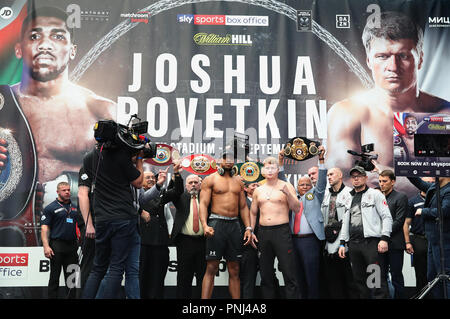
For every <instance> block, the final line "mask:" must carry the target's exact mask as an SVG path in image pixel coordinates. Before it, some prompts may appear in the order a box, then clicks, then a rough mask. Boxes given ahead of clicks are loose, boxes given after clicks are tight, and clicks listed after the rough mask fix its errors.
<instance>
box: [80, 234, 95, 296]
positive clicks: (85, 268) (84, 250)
mask: <svg viewBox="0 0 450 319" xmlns="http://www.w3.org/2000/svg"><path fill="white" fill-rule="evenodd" d="M82 236H84V235H83V234H82ZM81 254H82V258H81V261H80V272H81V275H80V276H81V277H80V284H81V289H77V298H81V295H82V293H83V288H84V284H85V283H86V280H87V279H88V277H89V273H90V272H91V269H92V266H93V265H94V256H95V239H94V238H86V237H84V239H83V242H82V244H81Z"/></svg>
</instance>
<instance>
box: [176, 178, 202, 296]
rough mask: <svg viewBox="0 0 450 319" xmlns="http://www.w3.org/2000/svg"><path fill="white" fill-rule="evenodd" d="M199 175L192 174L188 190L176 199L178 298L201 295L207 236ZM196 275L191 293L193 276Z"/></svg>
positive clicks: (188, 182)
mask: <svg viewBox="0 0 450 319" xmlns="http://www.w3.org/2000/svg"><path fill="white" fill-rule="evenodd" d="M199 194H200V178H199V177H198V176H197V175H194V174H192V175H189V176H187V178H186V191H185V192H184V193H182V194H180V196H179V197H178V198H177V199H175V200H173V201H172V202H173V204H174V205H175V208H176V213H175V221H174V225H173V229H172V240H173V242H174V244H175V246H176V248H177V262H178V273H177V299H191V298H192V297H194V298H200V294H201V287H202V281H203V276H204V274H205V269H206V260H205V249H206V248H205V237H204V235H203V227H202V223H201V222H200V218H199V209H198V208H199ZM194 275H195V278H196V289H195V293H194V294H193V293H192V278H193V277H194Z"/></svg>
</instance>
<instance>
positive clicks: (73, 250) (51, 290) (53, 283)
mask: <svg viewBox="0 0 450 319" xmlns="http://www.w3.org/2000/svg"><path fill="white" fill-rule="evenodd" d="M49 244H50V247H51V248H52V250H53V252H54V256H52V258H50V278H49V280H48V298H49V299H56V298H58V288H59V277H60V275H61V268H62V269H63V270H64V280H65V283H67V279H68V277H69V276H70V275H72V276H73V275H74V271H75V268H74V269H72V270H71V271H70V272H69V269H68V267H69V266H70V265H78V254H77V249H78V246H77V242H76V241H70V242H68V241H65V240H59V239H50V243H49ZM75 293H76V290H75V287H72V288H71V289H69V291H68V292H66V293H65V294H64V296H65V297H66V298H70V299H72V298H75Z"/></svg>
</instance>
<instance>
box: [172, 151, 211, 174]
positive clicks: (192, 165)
mask: <svg viewBox="0 0 450 319" xmlns="http://www.w3.org/2000/svg"><path fill="white" fill-rule="evenodd" d="M181 167H182V168H183V169H184V170H186V171H188V172H190V173H192V174H196V175H209V174H212V173H215V172H217V163H216V160H215V159H214V158H213V157H211V156H210V155H207V154H193V155H188V156H185V157H183V158H182V159H181Z"/></svg>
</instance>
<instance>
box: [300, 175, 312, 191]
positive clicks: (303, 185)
mask: <svg viewBox="0 0 450 319" xmlns="http://www.w3.org/2000/svg"><path fill="white" fill-rule="evenodd" d="M312 186H313V185H312V181H311V178H309V176H308V175H303V176H302V177H300V178H299V180H298V183H297V191H298V193H299V195H300V196H303V195H305V194H306V193H307V192H308V191H309V190H310V189H311V188H312Z"/></svg>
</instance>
